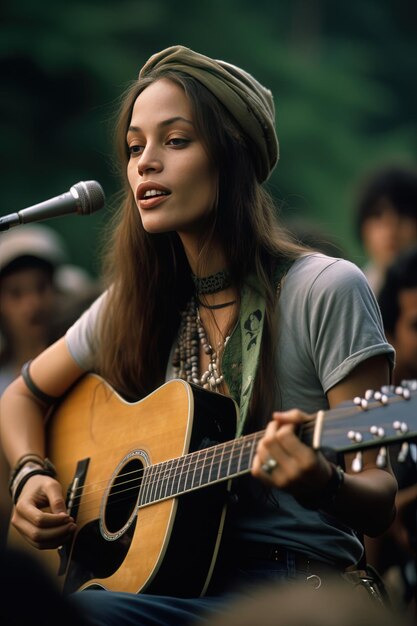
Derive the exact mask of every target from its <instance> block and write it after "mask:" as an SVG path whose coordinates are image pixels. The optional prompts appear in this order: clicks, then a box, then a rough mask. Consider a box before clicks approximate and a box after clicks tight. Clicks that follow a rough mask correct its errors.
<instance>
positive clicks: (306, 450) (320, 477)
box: [252, 409, 332, 505]
mask: <svg viewBox="0 0 417 626" xmlns="http://www.w3.org/2000/svg"><path fill="white" fill-rule="evenodd" d="M308 421H311V417H310V416H308V415H307V414H306V413H303V412H302V411H299V410H297V409H293V410H291V411H285V412H281V413H280V412H274V413H273V414H272V421H270V422H269V424H268V426H267V428H266V431H265V435H264V436H263V437H262V439H261V440H260V441H259V443H258V446H257V451H256V455H255V458H254V460H253V465H252V475H253V476H255V477H256V478H259V479H260V480H262V481H263V482H265V483H267V484H269V485H271V486H275V487H278V488H280V489H284V490H285V491H288V492H289V493H291V494H292V495H293V496H294V497H295V498H296V499H297V500H298V501H299V502H300V504H305V505H311V504H312V503H313V502H314V500H315V499H317V500H318V499H319V497H320V493H321V491H322V489H323V487H325V486H326V485H327V484H328V482H329V480H330V478H331V476H332V469H331V465H330V463H329V462H328V461H327V460H326V458H325V457H324V456H323V455H322V454H321V453H320V452H317V451H316V450H313V448H310V447H309V446H307V445H305V444H304V443H302V441H301V440H300V439H299V437H298V436H297V429H298V427H299V426H301V425H302V424H305V423H306V422H308Z"/></svg>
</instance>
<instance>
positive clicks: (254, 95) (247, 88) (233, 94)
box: [139, 46, 278, 182]
mask: <svg viewBox="0 0 417 626" xmlns="http://www.w3.org/2000/svg"><path fill="white" fill-rule="evenodd" d="M157 69H158V70H159V69H167V70H173V71H178V72H183V73H184V74H188V75H189V76H192V77H194V78H195V79H196V80H198V81H199V82H200V83H202V84H203V85H204V86H205V87H206V88H207V89H208V90H209V91H211V93H212V94H214V95H215V96H216V97H217V99H218V100H219V101H220V102H221V103H222V104H223V105H224V106H225V108H226V109H227V110H228V111H229V113H230V114H231V116H232V117H233V118H234V119H235V120H236V122H237V123H238V124H239V126H240V127H241V129H242V130H243V132H244V133H245V134H246V135H247V136H248V137H250V139H251V140H252V144H253V146H254V148H255V150H256V152H255V153H254V154H253V157H254V163H255V168H256V173H257V178H258V180H259V182H263V181H265V180H266V179H267V178H268V177H269V175H270V173H271V171H272V170H273V168H274V166H275V164H276V162H277V161H278V138H277V135H276V132H275V107H274V101H273V98H272V93H271V92H270V91H269V89H266V88H265V87H263V86H262V85H261V84H260V83H259V82H258V81H257V80H256V79H255V78H253V76H251V75H250V74H248V72H245V71H244V70H242V69H240V68H239V67H236V66H235V65H231V64H230V63H226V62H225V61H217V60H214V59H211V58H210V57H206V56H204V55H203V54H199V53H197V52H193V50H190V49H189V48H185V47H184V46H172V47H170V48H166V49H165V50H162V51H161V52H158V53H156V54H154V55H153V56H151V57H150V59H149V60H148V61H147V62H146V63H145V65H144V66H143V67H142V69H141V70H140V73H139V78H143V77H145V76H147V75H148V74H149V73H150V72H152V71H153V70H157Z"/></svg>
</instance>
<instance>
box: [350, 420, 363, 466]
mask: <svg viewBox="0 0 417 626" xmlns="http://www.w3.org/2000/svg"><path fill="white" fill-rule="evenodd" d="M347 436H348V438H349V439H350V441H352V442H353V443H361V442H362V440H363V437H362V433H360V432H359V431H357V430H350V431H349V432H348V434H347ZM362 468H363V461H362V452H361V451H360V450H359V451H358V452H357V453H356V455H355V458H354V459H353V461H352V471H353V472H355V473H359V472H361V471H362Z"/></svg>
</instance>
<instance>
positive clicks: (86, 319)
mask: <svg viewBox="0 0 417 626" xmlns="http://www.w3.org/2000/svg"><path fill="white" fill-rule="evenodd" d="M107 294H108V292H107V291H105V292H104V293H102V294H101V295H100V296H99V297H98V298H97V299H96V300H95V301H94V302H93V304H92V305H91V306H90V307H89V308H88V309H87V310H86V311H85V312H84V313H83V314H82V315H81V316H80V317H79V318H78V320H77V321H76V322H75V323H74V324H73V325H72V326H70V328H69V329H68V330H67V332H66V334H65V340H66V342H67V346H68V349H69V351H70V353H71V355H72V357H73V358H74V360H75V361H76V362H77V363H78V365H79V366H80V367H82V368H83V369H84V370H85V371H88V372H94V371H96V355H97V350H98V346H99V337H98V326H99V319H100V315H102V313H103V309H104V305H105V302H106V297H107Z"/></svg>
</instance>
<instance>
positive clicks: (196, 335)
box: [172, 296, 229, 391]
mask: <svg viewBox="0 0 417 626" xmlns="http://www.w3.org/2000/svg"><path fill="white" fill-rule="evenodd" d="M181 318H182V319H181V324H180V329H179V335H178V343H177V346H176V348H175V351H174V356H173V360H172V364H173V366H174V377H175V378H182V379H183V380H186V381H188V382H192V383H195V384H196V385H200V386H201V387H203V388H204V389H209V390H211V391H216V390H218V388H219V387H220V385H221V384H222V382H223V380H224V377H223V374H222V373H221V371H220V357H221V354H222V352H223V350H224V348H225V346H226V343H227V341H228V340H229V336H227V337H226V338H225V339H224V341H222V342H220V343H219V345H218V346H217V349H213V347H212V346H211V345H210V343H209V341H208V338H207V333H206V331H205V328H204V326H203V323H202V321H201V318H200V314H199V312H198V307H197V301H196V299H195V297H194V296H193V297H192V298H191V299H190V301H189V303H188V304H187V306H186V308H185V310H184V311H183V313H182V316H181ZM200 345H201V346H202V348H203V350H204V353H205V354H207V355H208V357H209V365H208V369H207V370H206V371H205V372H204V373H203V374H202V375H201V376H199V361H200V352H199V347H200Z"/></svg>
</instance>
